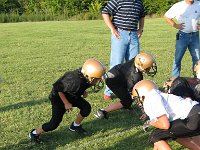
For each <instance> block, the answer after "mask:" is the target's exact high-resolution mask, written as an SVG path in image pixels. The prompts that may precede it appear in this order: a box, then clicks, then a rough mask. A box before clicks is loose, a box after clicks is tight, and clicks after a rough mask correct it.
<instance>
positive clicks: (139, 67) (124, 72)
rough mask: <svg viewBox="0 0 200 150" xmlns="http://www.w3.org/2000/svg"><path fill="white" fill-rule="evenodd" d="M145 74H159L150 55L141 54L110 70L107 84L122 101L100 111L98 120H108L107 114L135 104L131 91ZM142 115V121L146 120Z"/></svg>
mask: <svg viewBox="0 0 200 150" xmlns="http://www.w3.org/2000/svg"><path fill="white" fill-rule="evenodd" d="M143 73H146V74H147V75H149V76H154V75H155V74H156V73H157V65H156V62H155V60H154V58H153V56H152V55H151V54H149V53H140V54H138V55H136V57H134V58H133V59H131V60H129V61H128V62H126V63H124V64H119V65H116V66H115V67H113V68H112V69H110V70H109V71H108V72H107V73H106V74H105V75H104V76H105V83H106V85H107V86H108V87H109V89H110V90H111V91H112V92H113V93H114V94H115V95H116V96H117V97H118V98H119V99H120V101H118V102H115V103H113V104H111V105H110V106H108V107H106V108H105V109H99V110H98V111H97V113H96V114H95V116H96V117H97V118H108V116H107V114H108V113H110V112H112V111H115V110H118V109H121V108H126V109H129V108H130V107H131V105H132V103H133V100H132V97H131V91H132V88H133V86H134V85H135V84H136V83H137V82H139V81H140V80H142V79H143ZM145 116H146V115H142V116H141V119H145Z"/></svg>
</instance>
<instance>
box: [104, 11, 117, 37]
mask: <svg viewBox="0 0 200 150" xmlns="http://www.w3.org/2000/svg"><path fill="white" fill-rule="evenodd" d="M102 17H103V19H104V22H105V23H106V25H107V26H108V28H109V29H110V31H111V33H112V34H114V35H115V37H116V38H118V39H119V38H120V35H119V33H118V31H117V30H116V28H115V26H114V25H113V24H112V22H111V19H110V15H109V14H102Z"/></svg>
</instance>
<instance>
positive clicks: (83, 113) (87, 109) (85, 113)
mask: <svg viewBox="0 0 200 150" xmlns="http://www.w3.org/2000/svg"><path fill="white" fill-rule="evenodd" d="M90 112H91V105H90V104H89V103H88V104H87V105H85V106H84V108H83V109H81V110H80V114H81V116H82V117H87V116H89V114H90Z"/></svg>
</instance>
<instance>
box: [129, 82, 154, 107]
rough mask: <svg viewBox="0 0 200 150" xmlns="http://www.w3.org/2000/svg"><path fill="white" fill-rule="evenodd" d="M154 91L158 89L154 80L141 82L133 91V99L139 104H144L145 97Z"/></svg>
mask: <svg viewBox="0 0 200 150" xmlns="http://www.w3.org/2000/svg"><path fill="white" fill-rule="evenodd" d="M152 89H158V86H157V84H156V83H155V82H154V81H152V80H141V81H139V82H138V83H136V84H135V86H134V87H133V90H132V95H133V99H134V100H137V102H138V104H143V101H144V99H145V95H146V94H147V93H148V92H150V91H151V90H152Z"/></svg>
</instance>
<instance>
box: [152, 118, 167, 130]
mask: <svg viewBox="0 0 200 150" xmlns="http://www.w3.org/2000/svg"><path fill="white" fill-rule="evenodd" d="M157 119H158V120H157V121H156V122H152V121H151V122H150V125H151V126H154V127H156V128H159V129H165V130H168V129H169V127H170V123H169V120H168V118H167V115H162V116H160V117H158V118H157Z"/></svg>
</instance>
